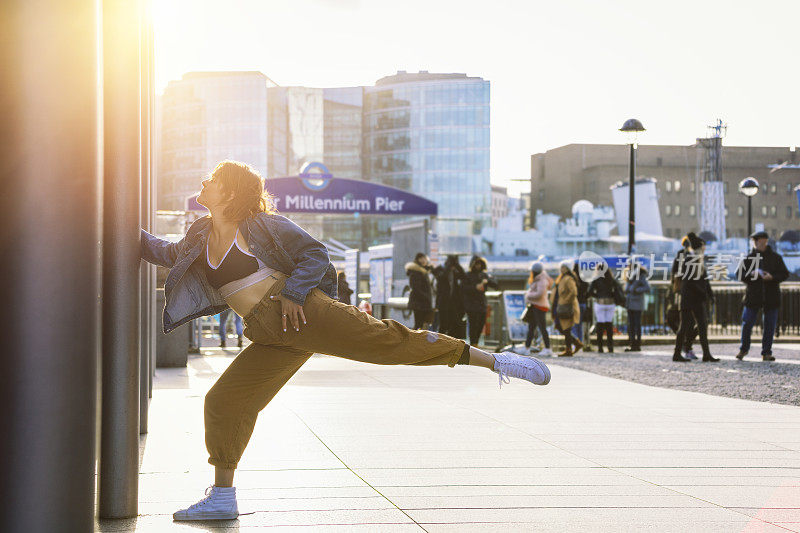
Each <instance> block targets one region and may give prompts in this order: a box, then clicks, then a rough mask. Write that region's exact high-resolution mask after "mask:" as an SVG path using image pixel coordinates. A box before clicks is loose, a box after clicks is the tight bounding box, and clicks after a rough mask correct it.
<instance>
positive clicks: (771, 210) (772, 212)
mask: <svg viewBox="0 0 800 533" xmlns="http://www.w3.org/2000/svg"><path fill="white" fill-rule="evenodd" d="M769 214H770V215H771V216H773V217H775V216H778V208H777V207H776V206H774V205H771V206H770V207H769Z"/></svg>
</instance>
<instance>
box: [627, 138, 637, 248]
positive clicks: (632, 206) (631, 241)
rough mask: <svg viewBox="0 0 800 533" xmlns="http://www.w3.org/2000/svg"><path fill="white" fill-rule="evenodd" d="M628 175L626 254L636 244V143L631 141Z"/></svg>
mask: <svg viewBox="0 0 800 533" xmlns="http://www.w3.org/2000/svg"><path fill="white" fill-rule="evenodd" d="M629 168H630V176H629V181H628V183H629V184H630V185H629V187H628V189H629V190H628V195H629V196H628V206H629V207H628V256H630V255H631V254H633V248H634V246H635V245H636V144H635V143H631V161H630V164H629Z"/></svg>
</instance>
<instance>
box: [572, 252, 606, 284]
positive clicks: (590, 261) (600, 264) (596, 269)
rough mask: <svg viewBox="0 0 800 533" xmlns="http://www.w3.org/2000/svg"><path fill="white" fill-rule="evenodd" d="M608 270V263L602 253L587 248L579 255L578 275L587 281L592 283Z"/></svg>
mask: <svg viewBox="0 0 800 533" xmlns="http://www.w3.org/2000/svg"><path fill="white" fill-rule="evenodd" d="M606 270H608V263H606V261H605V259H603V258H602V257H600V255H598V254H596V253H594V252H590V251H589V250H586V251H584V252H581V255H580V256H578V275H579V276H580V277H581V279H582V280H583V281H585V282H586V283H591V282H593V281H594V280H596V279H597V278H599V277H600V276H602V275H603V274H605V273H606Z"/></svg>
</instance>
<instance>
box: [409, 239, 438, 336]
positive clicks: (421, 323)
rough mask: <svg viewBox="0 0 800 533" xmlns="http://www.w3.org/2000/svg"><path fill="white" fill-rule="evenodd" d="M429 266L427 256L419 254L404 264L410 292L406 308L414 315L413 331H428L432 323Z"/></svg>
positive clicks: (431, 290)
mask: <svg viewBox="0 0 800 533" xmlns="http://www.w3.org/2000/svg"><path fill="white" fill-rule="evenodd" d="M430 273H431V265H430V261H429V260H428V256H427V255H425V254H424V253H422V252H419V253H418V254H417V255H416V256H414V260H413V261H412V262H410V263H406V275H407V276H408V286H409V287H410V288H411V292H410V293H409V294H408V308H409V309H410V310H411V311H412V312H413V313H414V329H428V328H429V327H430V325H431V323H433V289H432V287H431V277H430Z"/></svg>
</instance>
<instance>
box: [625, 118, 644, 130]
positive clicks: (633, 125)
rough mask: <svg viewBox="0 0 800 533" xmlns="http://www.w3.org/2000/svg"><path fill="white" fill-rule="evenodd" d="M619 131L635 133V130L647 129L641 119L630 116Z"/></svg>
mask: <svg viewBox="0 0 800 533" xmlns="http://www.w3.org/2000/svg"><path fill="white" fill-rule="evenodd" d="M619 131H623V132H625V133H634V132H640V131H645V129H644V126H642V123H641V122H640V121H639V120H637V119H635V118H629V119H628V120H626V121H625V124H623V125H622V127H621V128H620V129H619Z"/></svg>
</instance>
